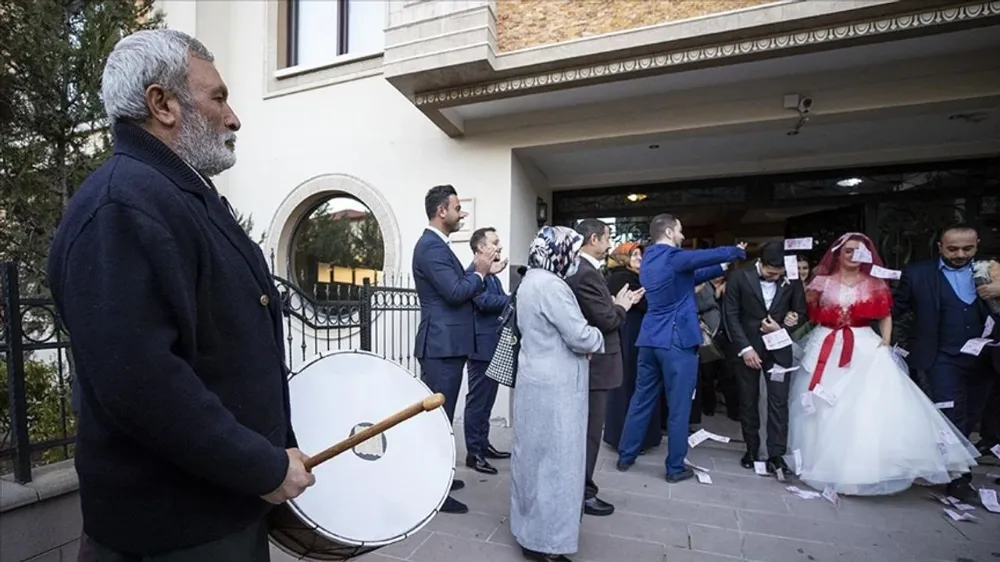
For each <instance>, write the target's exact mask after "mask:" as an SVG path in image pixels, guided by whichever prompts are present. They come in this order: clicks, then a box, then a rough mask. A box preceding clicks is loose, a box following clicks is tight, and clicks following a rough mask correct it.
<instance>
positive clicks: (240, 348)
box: [47, 122, 295, 555]
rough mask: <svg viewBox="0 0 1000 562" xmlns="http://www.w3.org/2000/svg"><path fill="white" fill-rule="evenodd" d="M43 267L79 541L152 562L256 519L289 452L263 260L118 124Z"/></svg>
mask: <svg viewBox="0 0 1000 562" xmlns="http://www.w3.org/2000/svg"><path fill="white" fill-rule="evenodd" d="M114 135H115V148H114V154H113V155H112V156H111V158H110V159H109V160H108V161H107V162H106V163H105V164H104V165H103V166H101V167H100V168H99V169H97V170H96V171H95V172H94V173H93V174H92V175H91V176H90V177H88V178H87V180H86V181H85V182H84V183H83V185H82V186H81V187H80V188H79V190H78V191H77V192H76V194H75V195H74V196H73V198H72V199H71V200H70V203H69V206H68V208H67V210H66V213H65V216H64V218H63V220H62V223H61V224H60V226H59V229H58V231H57V233H56V236H55V240H54V242H53V245H52V249H51V252H50V256H49V263H48V268H47V270H48V276H49V281H50V286H51V288H52V292H53V296H54V298H55V301H56V307H57V310H58V311H59V313H60V315H61V316H62V319H63V321H64V323H65V325H66V328H67V330H68V332H69V334H70V340H71V346H72V353H73V355H74V359H75V364H76V365H75V366H76V376H77V379H78V380H77V381H76V382H77V384H76V385H75V386H76V387H77V391H78V392H79V393H80V395H79V396H78V397H77V398H78V399H79V404H78V406H79V413H78V429H77V433H78V435H77V448H76V469H77V472H78V474H79V479H80V500H81V505H82V509H83V520H84V530H85V532H86V533H87V535H89V536H90V537H91V538H92V539H93V540H94V541H96V542H97V543H99V544H102V545H104V546H106V547H108V548H111V549H113V550H116V551H119V552H122V553H127V554H137V555H152V554H156V553H161V552H165V551H170V550H174V549H178V548H184V547H188V546H192V545H196V544H200V543H204V542H208V541H212V540H215V539H218V538H221V537H223V536H225V535H228V534H231V533H233V532H236V531H238V530H241V529H243V528H246V527H247V526H248V525H250V524H252V523H254V522H255V521H257V520H259V519H260V518H262V517H263V516H264V515H265V514H266V513H267V511H268V509H269V504H267V503H266V502H265V501H264V500H262V499H261V498H260V496H261V495H264V494H267V493H269V492H271V491H272V490H274V489H275V488H277V487H278V486H279V485H280V484H281V482H282V481H283V480H284V477H285V473H286V471H287V469H288V457H287V455H286V453H285V448H286V447H292V446H295V435H294V434H293V432H292V428H291V421H290V416H289V404H288V402H289V401H288V379H287V376H286V375H287V370H286V367H285V363H284V361H283V357H284V347H283V342H282V326H281V309H280V297H279V295H278V294H277V291H276V289H275V287H274V284H273V283H272V281H271V277H270V273H269V271H268V268H267V263H266V261H265V259H264V255H263V253H262V252H261V251H260V248H259V247H257V245H256V244H254V243H253V242H252V241H251V240H250V239H249V238H248V237H247V236H246V234H245V233H244V232H243V229H242V228H241V227H240V225H239V224H238V222H237V221H236V219H235V218H234V217H233V216H232V214H231V213H230V211H229V210H228V208H227V206H226V205H225V204H224V201H222V200H221V199H220V197H219V195H218V193H217V192H216V191H215V188H214V186H211V184H210V183H208V182H207V181H205V180H203V179H202V178H201V176H200V175H198V174H197V173H196V172H195V171H194V170H193V169H192V168H191V167H189V166H188V165H187V164H186V163H184V162H183V161H182V160H181V159H180V158H179V157H178V156H177V155H176V154H175V153H174V152H173V151H172V150H170V149H169V148H168V147H167V146H166V145H165V144H163V143H162V142H160V141H159V140H157V139H156V138H155V137H154V136H152V135H151V134H149V133H147V132H146V131H145V130H144V129H142V128H140V127H139V126H137V125H135V124H132V123H128V122H118V123H116V124H115V126H114Z"/></svg>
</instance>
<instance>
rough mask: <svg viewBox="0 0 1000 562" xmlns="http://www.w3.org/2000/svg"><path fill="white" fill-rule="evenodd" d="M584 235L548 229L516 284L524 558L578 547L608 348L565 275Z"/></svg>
mask: <svg viewBox="0 0 1000 562" xmlns="http://www.w3.org/2000/svg"><path fill="white" fill-rule="evenodd" d="M582 245H583V237H582V236H580V235H579V234H578V233H577V232H576V231H574V230H573V229H571V228H567V227H562V226H546V227H544V228H542V229H541V230H540V231H539V232H538V235H537V236H536V237H535V239H534V241H532V243H531V247H530V248H529V249H528V271H527V272H526V273H525V276H524V279H523V280H522V281H521V284H520V286H519V287H518V289H517V327H518V328H519V329H520V331H521V351H520V354H519V355H518V369H517V391H516V392H514V408H513V422H514V443H513V447H512V457H511V487H510V491H511V494H510V495H511V508H510V528H511V532H512V533H513V535H514V538H516V539H517V542H518V544H520V545H521V550H522V552H523V554H524V556H525V557H527V558H528V559H531V560H539V561H562V562H568V561H569V558H566V556H565V555H566V554H572V553H574V552H576V551H577V546H578V540H579V536H580V517H581V513H580V512H581V510H582V508H583V489H584V478H585V475H584V473H585V470H586V464H587V463H586V461H587V401H588V394H589V388H590V387H589V365H588V362H587V361H588V356H589V355H590V354H592V353H601V352H603V351H604V337H603V336H602V335H601V331H600V330H598V329H597V328H595V327H593V326H590V325H588V324H587V320H586V319H584V317H583V313H582V312H580V307H579V305H578V304H577V302H576V297H574V296H573V291H572V290H571V289H570V287H569V285H567V284H566V281H565V278H566V277H569V276H570V275H572V274H573V273H574V272H576V269H577V267H578V264H579V259H580V258H579V255H580V248H581V247H582Z"/></svg>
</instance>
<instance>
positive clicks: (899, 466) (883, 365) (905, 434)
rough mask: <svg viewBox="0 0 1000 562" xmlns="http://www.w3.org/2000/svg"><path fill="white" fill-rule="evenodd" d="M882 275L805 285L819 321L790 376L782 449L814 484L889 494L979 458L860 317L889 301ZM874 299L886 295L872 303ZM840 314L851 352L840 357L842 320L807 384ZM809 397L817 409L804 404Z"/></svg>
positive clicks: (942, 478)
mask: <svg viewBox="0 0 1000 562" xmlns="http://www.w3.org/2000/svg"><path fill="white" fill-rule="evenodd" d="M878 283H880V282H879V281H878V280H871V279H870V278H869V279H866V280H865V281H863V282H862V283H860V284H859V285H858V286H854V287H852V286H849V285H846V284H841V283H839V282H838V281H837V280H836V279H834V278H832V277H831V278H817V279H816V280H814V281H813V283H811V284H810V289H812V290H814V291H816V290H817V289H818V290H819V291H818V294H819V295H820V298H819V303H818V306H817V307H815V308H814V307H812V306H811V309H810V313H811V316H814V317H818V319H819V321H818V323H819V324H820V325H819V326H817V327H816V329H815V330H813V332H812V333H811V334H810V335H809V336H808V338H807V339H806V342H805V347H804V350H803V359H802V362H801V364H800V369H799V370H798V371H795V372H794V374H793V379H792V381H791V389H790V394H789V406H788V407H789V433H788V451H789V453H792V454H794V452H795V450H798V451H799V453H800V455H801V466H800V467H799V470H800V471H801V473H800V475H799V478H800V479H801V480H802V482H804V483H805V484H807V485H809V486H810V487H812V488H814V489H817V490H823V489H825V488H826V487H831V488H833V489H834V490H835V491H836V492H837V493H838V494H844V495H859V496H873V495H886V494H893V493H896V492H900V491H903V490H905V489H907V488H909V487H910V486H911V485H913V484H914V483H915V482H916V483H921V484H925V483H926V484H945V483H948V482H950V481H951V480H953V479H954V478H955V477H957V476H958V475H959V474H961V473H964V472H969V470H970V468H971V467H973V466H976V461H975V459H976V457H977V456H978V454H977V452H976V449H975V447H973V446H972V444H971V443H970V442H969V441H968V439H966V438H965V437H964V436H963V435H962V434H961V433H960V432H959V431H958V430H957V429H956V428H955V426H954V425H953V424H952V423H951V421H950V420H948V418H946V417H945V416H944V415H942V413H941V412H940V411H939V410H938V409H937V408H936V407H935V406H934V403H933V402H931V400H930V399H929V398H928V397H927V396H926V395H925V394H924V393H923V391H921V390H920V388H919V387H918V386H917V385H916V384H915V383H914V382H913V381H912V380H911V379H910V377H909V374H908V373H907V372H906V371H905V370H903V368H902V367H901V366H900V365H899V364H897V360H899V358H898V357H896V356H895V355H894V352H893V351H892V349H891V348H888V347H884V346H882V345H880V344H881V337H880V336H879V335H878V334H877V333H876V332H875V331H874V330H873V329H871V328H870V327H867V325H865V324H866V320H867V321H870V320H874V319H875V318H878V317H879V314H878V313H873V310H874V309H878V310H880V311H881V314H880V315H881V316H885V314H886V313H887V310H886V309H887V306H886V304H885V303H886V302H888V303H889V306H891V299H890V297H889V296H888V292H887V289H886V290H885V294H884V295H883V294H881V291H882V289H881V288H880V286H879V285H878ZM814 294H817V293H815V292H814ZM872 295H875V296H874V297H873V296H872ZM873 300H882V301H885V302H882V303H880V304H878V305H877V306H875V305H873V302H872V301H873ZM873 307H874V308H873ZM838 317H839V318H840V319H841V321H843V319H845V318H850V319H851V320H850V323H851V324H853V325H854V326H855V327H853V328H849V329H850V330H851V331H852V332H853V336H854V349H853V354H852V356H851V358H850V362H849V363H848V364H847V365H846V366H844V367H841V366H840V363H841V361H840V359H841V351H842V349H843V347H844V338H845V330H838V331H837V333H836V335H835V336H834V337H835V340H834V342H833V347H832V349H831V352H830V354H829V358H828V360H827V362H826V366H825V368H824V370H823V372H822V377H821V379H820V381H819V384H818V385H817V386H816V387H815V388H814V390H813V391H812V392H810V391H809V385H810V380H811V379H812V378H813V373H814V372H815V369H816V365H817V361H818V360H819V359H820V355H821V350H822V347H823V342H824V340H825V339H826V338H827V336H828V335H829V334H830V333H831V332H833V330H832V329H831V328H829V327H827V326H828V325H831V324H833V322H831V319H834V318H838ZM824 324H826V325H824ZM833 325H836V324H833ZM858 326H862V327H858ZM817 393H818V394H817ZM804 395H805V397H804ZM831 395H832V396H831ZM821 396H826V397H828V399H829V400H830V401H832V402H833V404H832V405H831V404H830V403H828V402H827V401H826V400H824V399H823V398H821ZM806 401H810V402H811V403H812V406H813V408H814V409H815V411H813V412H810V411H808V410H809V408H808V407H807V406H806V404H805V402H806ZM793 468H794V467H793Z"/></svg>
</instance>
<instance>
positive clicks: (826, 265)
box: [813, 232, 884, 277]
mask: <svg viewBox="0 0 1000 562" xmlns="http://www.w3.org/2000/svg"><path fill="white" fill-rule="evenodd" d="M851 240H857V241H858V242H860V243H861V245H862V246H864V247H865V248H866V249H867V250H868V252H869V253H870V254H871V255H872V263H862V264H860V265H861V271H862V272H863V273H864V274H865V275H870V274H871V271H872V266H873V265H877V266H879V267H884V264H883V262H882V257H881V256H879V253H878V250H877V249H876V248H875V243H874V242H872V239H871V238H869V237H867V236H865V235H864V234H861V233H860V232H848V233H847V234H844V235H842V236H841V237H840V238H838V239H837V240H836V241H835V242H834V243H833V244H831V245H830V249H828V250H827V251H826V254H824V255H823V259H821V260H820V262H819V264H818V265H817V266H816V267H815V268H813V276H814V277H820V276H824V277H825V276H829V275H835V274H836V273H838V272H839V271H840V253H841V251H843V249H844V245H845V244H847V243H848V242H850V241H851Z"/></svg>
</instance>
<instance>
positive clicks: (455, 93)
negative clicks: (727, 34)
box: [414, 1, 1000, 106]
mask: <svg viewBox="0 0 1000 562" xmlns="http://www.w3.org/2000/svg"><path fill="white" fill-rule="evenodd" d="M997 15H1000V1H994V2H980V3H976V4H967V5H964V6H957V7H949V8H940V9H936V10H930V11H926V12H921V13H917V14H906V15H900V16H895V17H888V18H880V19H873V20H869V21H861V22H855V23H851V24H848V25H835V26H828V27H821V28H817V29H812V30H808V31H796V32H791V33H785V34H780V35H772V36H770V37H761V38H759V39H754V40H750V41H738V42H731V43H725V44H721V45H711V46H703V47H696V48H692V49H681V50H677V51H670V52H666V53H661V54H656V55H646V56H640V57H631V58H628V59H623V60H619V61H613V62H604V63H598V64H590V65H583V66H578V67H574V68H568V69H564V70H556V71H550V72H543V73H540V74H533V75H528V76H519V77H512V78H505V79H502V80H495V81H492V82H487V83H483V84H476V85H473V86H460V87H457V88H449V89H445V90H438V91H434V92H425V93H420V94H417V95H416V96H415V99H414V102H415V104H416V105H417V106H448V105H456V104H459V103H460V104H467V103H475V102H477V101H483V100H481V99H480V98H490V97H494V96H497V95H498V94H508V93H512V92H519V91H523V92H524V93H525V94H527V93H530V91H531V90H534V89H539V88H545V87H549V86H554V85H562V84H567V85H572V83H574V82H585V81H588V80H593V79H597V78H601V77H611V76H620V77H621V79H628V78H629V76H628V75H629V74H635V73H645V72H648V71H651V70H657V69H665V68H670V67H674V66H680V65H684V64H689V63H694V62H702V61H706V60H712V59H724V58H728V57H736V56H743V55H750V54H760V53H766V52H770V51H779V50H782V49H788V48H792V47H803V46H809V45H818V44H822V43H830V42H834V41H840V40H844V39H856V38H860V37H871V36H876V35H881V34H885V33H895V32H899V31H910V30H915V29H921V28H927V27H934V26H938V25H945V24H950V23H957V22H963V21H970V20H978V19H983V18H988V17H994V16H997Z"/></svg>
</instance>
